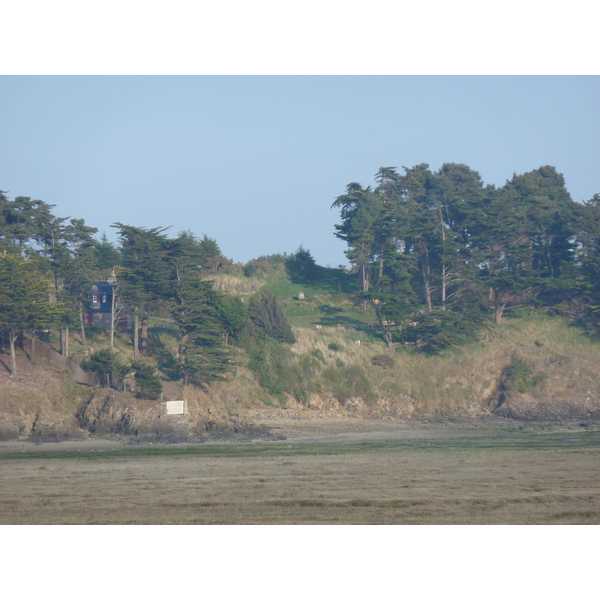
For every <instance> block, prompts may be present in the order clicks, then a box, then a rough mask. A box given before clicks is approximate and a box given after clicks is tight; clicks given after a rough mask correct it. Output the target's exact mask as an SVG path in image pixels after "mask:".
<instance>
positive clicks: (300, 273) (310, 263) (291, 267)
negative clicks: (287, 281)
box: [285, 246, 318, 283]
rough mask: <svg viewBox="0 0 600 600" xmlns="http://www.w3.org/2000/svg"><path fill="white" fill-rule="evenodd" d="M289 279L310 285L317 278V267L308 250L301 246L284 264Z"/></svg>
mask: <svg viewBox="0 0 600 600" xmlns="http://www.w3.org/2000/svg"><path fill="white" fill-rule="evenodd" d="M285 268H286V269H287V271H288V273H289V275H290V277H292V278H293V279H295V280H297V281H299V282H301V283H311V282H313V281H314V280H315V279H316V278H317V274H318V267H317V263H316V262H315V259H314V258H313V256H312V254H311V253H310V251H309V250H306V249H305V248H303V247H302V246H300V248H298V250H297V251H296V254H294V255H293V256H290V258H288V259H287V260H286V262H285Z"/></svg>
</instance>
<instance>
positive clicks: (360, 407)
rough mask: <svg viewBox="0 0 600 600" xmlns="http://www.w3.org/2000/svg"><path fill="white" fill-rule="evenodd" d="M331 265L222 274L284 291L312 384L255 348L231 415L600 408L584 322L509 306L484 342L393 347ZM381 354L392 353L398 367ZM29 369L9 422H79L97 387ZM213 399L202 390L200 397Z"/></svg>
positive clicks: (536, 412)
mask: <svg viewBox="0 0 600 600" xmlns="http://www.w3.org/2000/svg"><path fill="white" fill-rule="evenodd" d="M322 275H323V277H322V281H319V282H315V283H314V284H311V285H306V284H300V283H297V282H293V281H290V279H289V277H288V276H287V275H286V273H285V271H283V270H281V269H273V271H272V272H271V273H270V275H269V276H267V277H254V278H244V277H231V276H227V277H221V278H218V284H219V285H220V286H221V287H222V289H224V290H225V291H228V290H230V291H234V290H235V292H236V293H238V294H242V295H247V294H249V293H252V290H258V289H263V290H270V291H273V292H274V293H275V294H276V295H277V296H278V297H279V298H280V299H281V301H282V303H283V304H284V306H285V309H286V312H287V314H288V318H289V320H290V322H291V323H292V325H293V327H294V332H295V335H296V338H297V341H296V343H295V344H293V345H292V346H291V347H288V348H286V349H285V352H286V355H285V362H286V364H287V365H288V366H289V367H290V369H289V373H286V374H285V376H286V377H287V376H289V377H294V378H295V383H294V385H295V386H296V389H298V386H300V387H301V388H302V392H303V394H302V395H300V394H297V397H296V400H294V398H291V397H286V396H285V394H284V395H283V396H280V397H279V398H277V397H273V396H270V395H269V394H268V393H267V392H266V391H265V390H264V389H263V388H261V387H260V386H259V385H258V383H257V380H256V377H254V376H253V374H252V373H251V371H250V370H249V369H248V368H247V361H248V359H247V357H246V356H245V355H244V353H243V352H242V351H238V352H237V353H238V359H239V362H240V367H239V369H238V371H237V375H236V377H235V378H233V379H232V380H231V381H229V382H227V383H221V384H216V385H213V386H212V388H211V394H210V397H211V402H212V403H213V404H214V406H215V407H216V406H219V407H220V412H221V413H222V414H234V413H236V412H239V411H242V412H243V411H244V409H247V408H251V407H253V406H257V404H258V405H264V404H272V405H275V406H280V405H284V406H287V407H288V408H294V407H298V408H304V407H306V406H310V408H313V409H326V410H334V411H336V410H341V411H344V412H346V413H354V414H371V415H373V416H390V417H396V418H406V417H411V416H413V417H424V418H446V417H451V418H462V417H468V416H478V415H481V414H485V413H489V412H490V411H493V410H496V409H498V411H499V412H498V414H501V415H502V416H508V417H518V418H535V419H549V420H550V419H563V418H569V417H571V418H578V419H581V418H593V417H597V416H599V415H600V376H599V375H598V373H597V365H598V364H600V344H598V343H594V342H593V341H592V340H591V339H590V338H589V337H587V336H586V335H585V333H584V332H583V331H582V330H580V329H578V328H576V327H572V326H569V325H568V324H567V323H565V322H563V321H562V320H560V319H556V318H550V317H547V316H545V315H544V314H542V313H538V314H537V315H535V316H534V317H524V318H510V317H508V316H507V319H506V324H505V325H504V326H502V327H501V328H494V329H493V330H492V331H491V332H490V333H488V334H487V336H486V337H485V338H484V339H482V340H481V341H479V342H477V343H472V344H469V345H466V346H463V347H461V348H457V349H451V350H448V351H446V352H444V353H442V354H441V355H439V356H424V355H418V354H415V353H413V352H411V351H408V350H405V349H403V348H401V347H399V346H397V347H395V348H392V349H389V348H387V347H386V346H385V345H384V344H383V342H382V341H381V339H380V336H379V335H378V333H377V332H376V331H369V330H364V329H356V326H361V325H362V326H364V325H365V324H368V323H372V322H373V321H374V315H373V314H371V313H370V312H368V311H367V312H363V310H362V307H359V306H356V305H355V304H353V302H352V300H351V296H350V295H349V293H348V292H351V290H352V280H351V277H350V276H349V275H348V274H346V273H344V272H343V271H341V270H334V269H331V270H327V271H326V270H323V271H322ZM299 292H303V293H304V295H305V299H304V300H298V293H299ZM242 297H243V296H242ZM155 325H156V326H155V327H153V328H152V330H151V336H152V339H151V343H152V345H153V346H154V348H155V350H159V349H161V348H162V350H163V351H168V352H171V353H174V352H176V346H177V343H176V340H175V338H174V335H173V333H174V332H172V331H170V330H169V328H168V326H167V325H168V323H165V322H162V321H161V322H158V321H157V322H156V323H155ZM317 325H320V326H321V327H320V328H316V327H315V326H317ZM90 338H91V339H90V344H91V345H92V346H93V347H97V348H100V347H106V346H107V345H108V338H107V336H106V335H105V334H102V333H96V335H95V336H90ZM359 342H360V343H359ZM70 347H71V355H72V356H75V357H76V358H77V359H82V358H84V352H83V348H82V346H81V345H80V344H79V343H78V342H77V334H74V335H73V338H72V341H71V346H70ZM117 347H118V349H119V350H120V351H121V352H122V353H123V354H124V356H125V357H127V358H131V355H132V348H131V341H130V339H129V338H128V336H126V335H119V336H117ZM382 356H384V357H387V366H386V363H385V361H382V359H381V357H382ZM377 357H379V359H378V360H377ZM5 358H6V356H5ZM23 358H24V357H23ZM374 358H375V359H376V360H375V363H379V364H378V365H377V364H374V362H373V359H374ZM518 359H522V360H523V361H525V363H526V364H527V365H528V366H529V367H531V369H532V373H533V374H534V375H536V376H538V377H537V378H535V377H534V379H535V385H533V386H530V389H528V390H527V392H526V393H521V392H519V391H518V390H516V389H506V390H505V389H503V383H502V382H503V374H504V373H505V370H506V368H507V367H508V366H509V365H510V364H511V363H513V362H514V361H515V360H518ZM5 362H6V361H5ZM26 362H27V361H26V360H25V362H24V363H23V365H24V366H25V365H26ZM382 365H383V366H382ZM5 375H7V374H5ZM25 375H26V379H25V380H23V381H9V379H8V377H3V385H2V386H0V387H1V388H2V389H1V390H0V420H2V417H1V415H2V413H3V414H4V415H5V416H6V415H15V414H17V413H18V414H19V415H26V414H28V415H30V416H31V418H35V415H36V414H38V413H39V412H40V411H42V410H43V411H45V412H46V413H48V412H55V413H57V414H61V415H64V416H65V418H68V419H69V420H71V421H72V419H73V418H74V413H75V412H76V409H77V405H78V403H80V402H81V401H82V399H84V398H85V397H86V396H87V395H89V392H88V390H86V389H83V388H81V386H77V385H75V384H72V383H71V382H67V381H66V380H65V376H64V374H60V373H55V372H54V371H53V370H52V369H48V368H47V367H45V368H44V366H42V367H40V368H38V369H37V370H36V369H33V367H32V368H31V369H29V370H28V371H27V372H26V373H25ZM284 383H285V381H284ZM173 385H175V384H172V385H171V387H173ZM292 387H293V386H292ZM74 388H77V389H74ZM80 388H81V389H80ZM168 388H169V386H167V389H168ZM513 388H514V386H513ZM78 392H79V393H78ZM173 393H177V392H173ZM200 396H202V397H200ZM203 398H204V399H203ZM205 399H206V396H204V395H199V396H198V403H199V406H200V404H203V403H206V400H205ZM499 404H500V406H499ZM213 410H214V408H213Z"/></svg>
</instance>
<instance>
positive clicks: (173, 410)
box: [166, 400, 187, 415]
mask: <svg viewBox="0 0 600 600" xmlns="http://www.w3.org/2000/svg"><path fill="white" fill-rule="evenodd" d="M166 404H167V414H168V415H185V414H187V402H186V401H185V400H169V401H168V402H167V403H166Z"/></svg>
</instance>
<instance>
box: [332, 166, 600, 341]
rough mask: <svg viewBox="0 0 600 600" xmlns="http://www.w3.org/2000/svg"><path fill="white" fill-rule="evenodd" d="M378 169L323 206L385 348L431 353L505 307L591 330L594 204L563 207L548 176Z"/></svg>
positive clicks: (599, 213)
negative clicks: (546, 311)
mask: <svg viewBox="0 0 600 600" xmlns="http://www.w3.org/2000/svg"><path fill="white" fill-rule="evenodd" d="M403 170H404V173H400V172H398V170H397V169H396V168H383V167H382V168H381V169H380V170H379V172H378V173H377V175H376V185H375V186H374V187H370V186H369V187H363V186H362V185H360V184H359V183H350V184H349V185H348V186H347V190H346V193H345V194H343V195H341V196H339V197H338V198H337V199H336V200H335V202H334V203H333V207H334V208H338V209H339V210H340V216H341V223H340V224H338V225H336V226H335V229H336V231H335V235H336V236H337V237H338V238H340V239H342V240H344V241H345V242H347V244H348V250H347V251H346V255H347V257H348V259H349V260H350V262H351V264H352V265H353V268H354V270H355V271H356V272H357V273H358V276H359V289H360V296H361V297H362V299H363V301H364V302H365V303H369V304H370V305H371V307H372V308H373V310H374V311H375V313H376V315H377V318H378V320H379V324H380V327H381V329H382V331H383V332H384V336H385V339H386V342H387V343H388V344H392V343H393V342H394V341H403V342H405V343H414V344H415V345H418V346H420V347H425V348H430V349H434V350H435V349H436V348H440V347H444V346H446V345H449V344H452V343H455V342H458V341H460V339H461V338H465V337H472V336H474V335H476V334H477V332H478V331H479V329H480V328H481V327H482V326H484V325H485V324H487V323H488V322H489V321H490V313H491V315H492V316H493V322H495V323H496V324H497V325H500V324H501V323H502V317H503V314H504V311H505V310H506V309H507V308H509V307H516V306H525V307H528V308H530V309H534V308H535V307H539V306H546V307H552V308H553V310H555V311H556V312H557V313H559V314H563V315H568V316H569V317H571V318H575V319H577V320H579V321H581V322H583V323H586V324H588V325H590V326H593V327H595V328H596V329H598V326H599V324H600V313H599V307H598V305H600V277H599V275H600V195H598V194H596V195H595V196H594V197H593V198H592V199H591V200H589V201H588V202H585V203H584V204H578V203H576V202H574V201H573V200H572V199H571V197H570V195H569V193H568V191H567V189H566V188H565V182H564V178H563V176H562V175H561V174H559V173H558V172H557V171H556V169H555V168H554V167H552V166H544V167H540V168H539V169H536V170H534V171H531V172H529V173H525V174H523V175H514V176H513V178H512V179H511V180H510V181H507V183H506V184H505V185H504V186H502V187H499V188H496V187H494V186H492V185H484V183H483V182H482V180H481V177H480V176H479V174H478V173H477V172H476V171H473V170H472V169H470V168H469V167H468V166H466V165H462V164H453V163H448V164H444V165H443V166H442V167H441V168H440V169H439V170H438V171H435V172H432V171H431V170H430V169H429V166H428V165H427V164H420V165H417V166H415V167H412V168H406V167H403Z"/></svg>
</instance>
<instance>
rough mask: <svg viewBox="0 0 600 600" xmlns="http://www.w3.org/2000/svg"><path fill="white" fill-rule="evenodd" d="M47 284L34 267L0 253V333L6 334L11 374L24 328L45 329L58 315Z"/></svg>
mask: <svg viewBox="0 0 600 600" xmlns="http://www.w3.org/2000/svg"><path fill="white" fill-rule="evenodd" d="M50 292H51V286H50V282H49V281H48V280H47V279H45V278H44V277H43V276H41V274H40V271H39V268H38V264H37V263H36V262H35V261H33V260H28V259H25V258H24V257H22V256H20V255H17V254H8V253H7V252H3V253H2V254H0V330H1V331H3V332H5V333H6V334H7V335H8V341H9V346H10V365H11V366H10V370H11V375H12V376H16V375H17V363H16V354H15V343H16V341H17V338H18V337H19V335H20V334H21V333H22V332H23V330H25V329H32V330H33V329H45V328H47V327H48V326H49V325H50V323H51V322H52V319H53V318H54V317H55V316H56V315H57V314H58V313H59V312H60V310H61V307H60V305H59V304H58V303H57V302H54V301H52V300H50Z"/></svg>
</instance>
